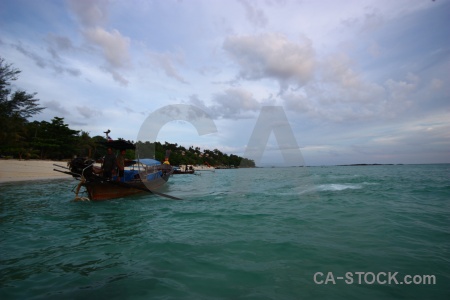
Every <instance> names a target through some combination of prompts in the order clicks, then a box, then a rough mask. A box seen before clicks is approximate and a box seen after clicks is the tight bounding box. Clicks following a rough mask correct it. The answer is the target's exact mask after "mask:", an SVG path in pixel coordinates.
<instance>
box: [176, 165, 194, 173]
mask: <svg viewBox="0 0 450 300" xmlns="http://www.w3.org/2000/svg"><path fill="white" fill-rule="evenodd" d="M194 172H195V170H194V168H193V166H192V165H181V166H176V167H173V174H194Z"/></svg>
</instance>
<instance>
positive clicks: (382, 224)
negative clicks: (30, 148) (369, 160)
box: [0, 164, 450, 299]
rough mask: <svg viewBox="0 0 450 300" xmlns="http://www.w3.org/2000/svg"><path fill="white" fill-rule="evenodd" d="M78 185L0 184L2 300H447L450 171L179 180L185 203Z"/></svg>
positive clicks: (333, 170)
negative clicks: (99, 195) (81, 191)
mask: <svg viewBox="0 0 450 300" xmlns="http://www.w3.org/2000/svg"><path fill="white" fill-rule="evenodd" d="M76 184H77V182H76V181H75V180H73V179H71V178H68V179H66V180H64V179H63V180H49V181H32V182H21V183H3V184H0V199H1V200H0V274H1V281H0V299H40V298H43V299H450V165H445V164H444V165H387V166H333V167H303V168H302V167H292V168H257V169H231V170H216V171H215V172H201V173H200V172H198V173H197V175H174V176H172V177H171V178H170V180H169V182H168V184H166V185H165V186H164V188H163V189H161V190H159V192H161V193H164V194H170V195H173V196H177V197H180V198H182V199H183V200H181V201H177V200H170V199H167V198H163V197H159V196H155V195H151V194H142V195H139V196H133V197H129V198H125V199H115V200H110V201H105V202H73V201H72V199H73V198H74V194H73V192H72V190H73V188H74V187H75V186H76ZM407 276H409V277H407ZM408 283H409V284H408Z"/></svg>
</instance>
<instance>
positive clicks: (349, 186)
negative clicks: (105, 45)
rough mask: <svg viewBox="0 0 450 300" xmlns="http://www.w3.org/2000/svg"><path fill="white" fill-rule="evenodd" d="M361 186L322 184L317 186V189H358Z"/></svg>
mask: <svg viewBox="0 0 450 300" xmlns="http://www.w3.org/2000/svg"><path fill="white" fill-rule="evenodd" d="M361 188H362V186H361V185H357V184H339V183H330V184H321V185H318V186H317V189H318V190H319V191H342V190H347V189H352V190H357V189H361Z"/></svg>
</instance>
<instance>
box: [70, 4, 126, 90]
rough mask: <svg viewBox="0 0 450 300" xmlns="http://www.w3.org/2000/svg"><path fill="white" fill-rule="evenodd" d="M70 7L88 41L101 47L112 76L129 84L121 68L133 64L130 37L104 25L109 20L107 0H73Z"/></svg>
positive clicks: (124, 83) (106, 68) (121, 82)
mask: <svg viewBox="0 0 450 300" xmlns="http://www.w3.org/2000/svg"><path fill="white" fill-rule="evenodd" d="M69 3H70V5H69V6H70V8H71V9H72V11H73V12H74V14H75V16H76V17H77V19H78V20H79V23H80V25H81V27H82V29H81V32H82V33H83V36H84V37H85V38H86V40H87V41H88V42H90V43H91V44H92V45H94V46H95V47H98V48H100V50H101V53H102V55H103V57H104V58H105V60H106V62H107V67H104V68H103V69H104V70H107V71H108V72H109V73H111V75H112V78H113V79H114V80H115V81H117V82H119V83H120V84H121V85H128V80H127V79H125V77H124V76H123V75H121V74H119V70H123V69H124V68H128V67H130V65H131V59H130V55H129V48H130V39H129V38H128V37H126V36H123V35H122V34H121V33H120V32H119V31H118V30H117V29H112V30H109V31H108V30H106V29H105V28H103V26H104V25H105V24H106V22H107V21H108V5H109V1H106V0H92V1H91V0H81V1H79V0H71V1H70V2H69Z"/></svg>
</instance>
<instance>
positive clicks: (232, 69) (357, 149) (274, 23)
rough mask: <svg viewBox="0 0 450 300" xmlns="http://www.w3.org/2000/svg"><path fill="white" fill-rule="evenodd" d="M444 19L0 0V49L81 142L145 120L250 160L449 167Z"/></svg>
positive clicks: (321, 5) (336, 2)
mask: <svg viewBox="0 0 450 300" xmlns="http://www.w3.org/2000/svg"><path fill="white" fill-rule="evenodd" d="M449 13H450V0H435V1H432V0H396V1H392V0H314V1H308V0H178V1H177V0H155V1H152V0H130V1H125V0H121V1H119V0H110V1H108V0H71V1H59V0H39V1H35V0H2V1H0V56H1V57H2V58H3V59H5V61H6V62H7V63H10V64H12V65H13V67H15V68H17V69H19V70H21V71H22V72H21V74H20V75H19V78H18V80H16V81H15V82H14V88H15V89H22V90H25V91H27V92H29V93H37V95H36V98H38V99H40V101H39V103H40V104H41V105H42V106H45V107H46V109H45V110H44V111H43V112H42V113H41V114H39V115H37V116H35V120H38V121H42V120H45V121H50V120H51V119H52V118H54V117H56V116H57V117H64V122H65V123H66V124H68V125H69V127H70V128H71V129H75V130H83V131H87V132H89V134H90V135H91V136H95V135H103V136H104V133H103V132H104V131H106V130H107V129H110V130H111V133H110V136H111V137H112V138H119V137H120V138H124V139H127V140H133V141H136V140H138V135H139V132H144V131H146V130H147V131H148V130H155V129H154V128H158V130H159V131H158V132H154V133H153V134H152V135H151V136H153V137H155V136H156V140H158V141H160V142H165V141H167V142H169V143H177V144H179V145H183V146H185V147H189V146H194V147H200V148H201V149H202V150H203V149H210V150H212V149H218V150H220V151H222V152H225V153H229V154H231V153H233V154H237V155H241V156H242V155H246V156H249V157H250V158H254V159H255V161H256V163H257V165H259V166H270V165H286V164H287V165H302V164H306V165H312V166H314V165H336V164H358V163H368V164H372V163H387V164H391V163H392V164H426V163H450V76H449V75H450V72H449V70H450V18H449V17H448V16H449ZM180 108H181V110H183V109H186V110H189V111H191V112H196V113H189V111H188V112H185V113H178V114H177V113H176V112H179V111H180ZM168 112H173V114H172V115H171V114H170V113H168ZM199 112H200V113H199ZM199 114H200V115H201V114H203V118H206V119H208V122H203V123H202V124H209V125H208V126H210V127H209V128H200V129H199V128H198V126H206V125H198V124H199V123H201V122H197V123H196V121H195V118H196V116H198V115H199ZM164 116H167V118H165V117H164ZM151 123H153V124H154V123H158V124H156V127H155V126H153V127H151V128H150V129H149V128H147V127H145V126H149V125H148V124H151ZM145 124H147V125H145ZM264 124H266V125H267V126H264ZM252 147H253V148H254V147H257V148H258V147H259V148H260V149H259V150H260V151H259V152H258V153H259V154H258V155H257V156H256V157H255V156H251V155H252V153H253V152H252V151H250V150H249V149H250V148H252ZM261 149H263V151H262V150H261ZM261 153H262V154H261ZM289 153H291V154H292V153H294V156H291V157H294V158H292V159H293V160H294V161H292V159H291V161H289V159H288V158H287V157H288V156H289V155H288V154H289ZM297 161H298V164H297Z"/></svg>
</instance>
